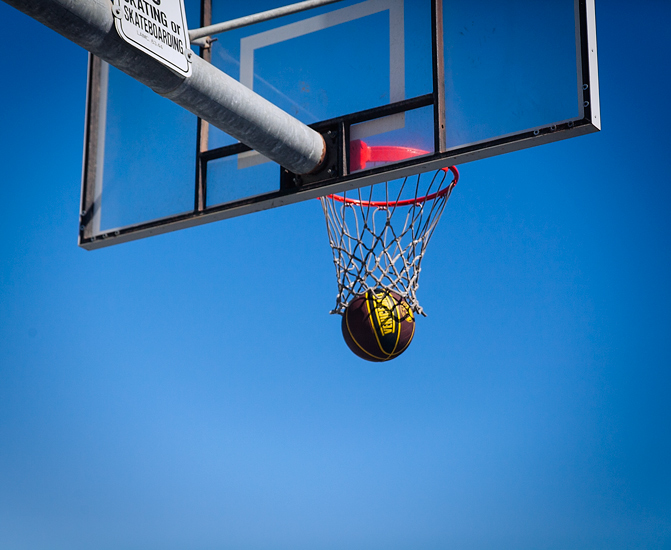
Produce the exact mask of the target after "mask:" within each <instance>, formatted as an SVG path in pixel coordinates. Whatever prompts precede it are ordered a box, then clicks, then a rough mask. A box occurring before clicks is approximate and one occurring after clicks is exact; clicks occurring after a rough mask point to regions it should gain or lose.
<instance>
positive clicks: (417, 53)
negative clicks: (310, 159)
mask: <svg viewBox="0 0 671 550" xmlns="http://www.w3.org/2000/svg"><path fill="white" fill-rule="evenodd" d="M185 3H186V11H187V24H188V25H189V29H190V30H191V31H192V32H193V31H194V30H195V29H197V28H199V27H203V26H207V25H210V24H212V23H219V22H223V21H229V20H234V19H236V18H240V17H244V16H248V15H252V14H256V13H260V12H264V11H266V10H270V9H273V8H277V7H279V6H282V5H283V4H282V2H273V1H270V0H250V1H248V2H229V1H225V0H186V2H185ZM211 39H216V41H214V42H211V43H209V42H208V43H207V44H206V47H201V48H198V47H197V46H196V45H193V41H192V48H193V49H194V50H198V49H200V55H201V56H202V57H204V58H205V59H206V60H207V61H210V62H211V63H212V64H214V65H215V66H216V67H218V68H219V69H221V70H222V71H224V72H225V73H227V74H228V75H230V76H232V77H234V78H235V79H238V80H239V81H240V82H241V83H243V84H244V85H245V86H247V87H248V88H251V89H252V90H253V91H254V92H256V93H258V94H260V95H261V96H263V97H265V98H266V99H268V100H269V101H271V102H272V103H274V104H275V105H277V106H279V107H280V108H282V109H283V110H285V111H286V112H288V113H289V114H291V115H292V116H294V117H296V118H297V119H299V120H300V121H302V122H304V123H306V124H308V125H309V126H311V127H313V128H314V129H316V130H317V131H319V132H320V133H322V135H324V137H325V140H326V143H327V146H328V148H329V165H328V166H326V167H324V169H323V170H321V171H320V172H318V173H316V174H313V175H308V176H296V175H294V174H291V173H289V172H288V171H287V170H285V169H283V168H282V167H281V166H280V165H278V164H276V163H274V162H271V161H268V160H267V159H265V158H264V157H262V156H261V155H260V154H258V153H256V152H255V151H252V150H251V149H250V148H249V147H247V146H246V145H244V144H242V143H239V142H237V141H236V140H235V139H234V138H232V137H230V136H229V135H227V134H226V133H224V132H222V131H221V130H219V129H217V128H215V127H213V126H210V125H209V124H208V123H206V122H204V121H201V120H199V119H197V117H195V116H194V115H192V114H190V113H188V112H187V111H184V110H183V109H182V108H181V107H179V106H177V105H175V104H173V103H171V102H170V101H168V100H167V99H165V98H162V97H160V96H159V95H157V94H156V93H154V92H153V91H151V90H150V89H148V88H146V87H144V86H143V85H142V84H139V83H138V82H136V81H135V80H133V79H132V78H130V77H128V76H127V75H125V74H124V73H122V72H120V71H118V70H117V69H115V68H114V67H110V66H108V65H107V64H106V63H104V62H102V61H100V60H99V59H97V58H96V57H94V56H91V57H90V60H89V81H88V94H87V117H86V136H85V150H84V167H83V184H82V204H81V218H80V232H79V244H80V246H82V247H84V248H86V249H94V248H99V247H103V246H108V245H111V244H116V243H121V242H126V241H130V240H134V239H138V238H142V237H146V236H150V235H155V234H160V233H165V232H167V231H173V230H177V229H182V228H186V227H190V226H194V225H199V224H203V223H207V222H211V221H216V220H221V219H224V218H229V217H233V216H238V215H242V214H247V213H251V212H255V211H259V210H263V209H268V208H273V207H276V206H281V205H285V204H289V203H293V202H297V201H301V200H306V199H311V198H315V197H318V196H322V195H325V194H328V193H334V192H340V191H343V190H347V189H353V188H356V187H361V186H364V185H369V184H372V183H378V182H382V181H388V180H392V179H397V178H402V177H405V176H408V175H411V174H416V173H420V172H425V171H430V170H437V169H439V168H442V167H444V166H448V165H452V164H457V165H458V164H462V163H465V162H470V161H474V160H478V159H482V158H486V157H489V156H493V155H498V154H503V153H508V152H511V151H515V150H519V149H523V148H527V147H532V146H536V145H541V144H544V143H549V142H553V141H557V140H560V139H565V138H569V137H574V136H578V135H583V134H586V133H590V132H594V131H598V130H599V128H600V114H599V94H598V76H597V58H596V31H595V14H594V2H593V0H553V1H551V2H537V1H533V0H510V1H507V2H493V1H492V0H405V1H404V0H363V1H362V0H342V1H339V2H329V3H327V4H326V5H321V6H319V7H316V8H313V9H310V10H304V11H300V12H297V13H293V14H290V15H286V16H283V17H278V18H273V19H268V20H264V21H261V22H258V23H254V24H249V25H245V26H242V27H237V28H234V29H232V30H228V31H226V32H223V33H220V34H212V35H211ZM195 42H196V44H198V43H200V44H204V41H203V39H202V38H201V39H200V42H198V40H196V41H195ZM362 142H365V143H366V144H368V145H370V146H384V145H393V146H401V147H406V148H408V150H414V151H417V153H416V154H415V155H413V156H409V157H407V158H398V159H391V160H387V161H378V162H368V163H361V162H360V159H356V161H355V162H353V159H352V151H353V149H352V144H360V143H362ZM355 149H356V147H355Z"/></svg>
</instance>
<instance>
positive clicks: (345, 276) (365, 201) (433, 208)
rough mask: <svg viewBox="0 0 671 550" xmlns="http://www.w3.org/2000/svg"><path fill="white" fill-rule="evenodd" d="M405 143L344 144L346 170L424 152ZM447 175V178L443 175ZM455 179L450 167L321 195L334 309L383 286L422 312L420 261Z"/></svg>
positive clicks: (453, 168) (354, 142) (344, 306)
mask: <svg viewBox="0 0 671 550" xmlns="http://www.w3.org/2000/svg"><path fill="white" fill-rule="evenodd" d="M426 154H428V153H427V152H426V151H423V150H421V149H413V148H409V147H393V146H368V145H367V144H365V143H364V142H363V141H359V140H356V141H353V142H352V143H351V145H350V169H351V170H352V171H355V170H362V169H364V168H366V166H367V165H368V164H370V163H375V162H394V161H400V160H405V159H408V158H412V157H416V156H420V155H426ZM448 174H451V175H452V178H448V177H447V176H448ZM458 180H459V172H458V170H457V169H456V168H455V167H454V166H450V167H449V168H441V169H439V170H437V171H436V172H435V173H433V174H431V173H425V174H419V175H416V176H409V177H406V178H404V179H401V180H396V181H387V182H383V183H378V184H376V185H371V186H370V187H368V188H364V189H355V190H354V191H350V192H349V193H350V196H347V192H346V193H343V195H327V196H325V197H321V198H320V199H319V200H320V201H321V203H322V208H323V210H324V216H325V218H326V228H327V232H328V236H329V242H330V244H331V249H332V251H333V263H334V264H335V268H336V278H337V280H338V295H337V297H336V307H335V309H334V310H333V311H331V313H338V314H341V315H342V314H343V312H344V311H345V309H346V308H347V305H348V304H349V302H350V301H351V300H353V299H354V298H355V297H357V296H360V295H361V294H363V293H364V292H366V291H367V290H375V289H388V290H392V291H394V292H397V293H398V294H400V295H401V297H403V298H404V299H405V301H406V302H407V303H408V305H409V306H410V307H411V308H412V310H413V311H415V312H416V313H419V314H421V315H425V313H424V311H423V310H422V308H421V306H420V305H419V302H418V301H417V297H416V292H417V288H418V280H419V272H420V270H421V269H420V264H421V261H422V257H423V256H424V252H425V251H426V247H427V245H428V243H429V240H430V238H431V235H432V234H433V231H434V230H435V228H436V225H437V224H438V220H440V216H441V214H442V213H443V210H444V209H445V205H446V204H447V200H448V199H449V197H450V194H451V193H452V189H453V188H454V186H455V185H456V184H457V181H458Z"/></svg>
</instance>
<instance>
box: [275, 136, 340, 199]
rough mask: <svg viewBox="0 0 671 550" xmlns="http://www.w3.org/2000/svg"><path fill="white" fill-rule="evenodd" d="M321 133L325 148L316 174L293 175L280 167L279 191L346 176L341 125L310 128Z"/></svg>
mask: <svg viewBox="0 0 671 550" xmlns="http://www.w3.org/2000/svg"><path fill="white" fill-rule="evenodd" d="M311 127H312V128H313V129H314V130H317V131H318V132H319V133H321V135H322V137H323V138H324V144H325V146H326V154H325V155H324V161H323V162H322V163H321V164H320V166H319V169H318V170H317V171H316V172H311V173H310V174H294V173H293V172H290V171H289V170H287V169H286V168H284V167H282V169H281V176H280V189H296V188H298V187H309V186H310V184H314V183H321V182H325V181H335V180H336V179H337V178H339V177H342V176H344V175H346V174H347V165H346V156H345V131H344V127H343V125H342V124H333V123H332V124H330V125H329V126H328V127H320V125H319V124H317V125H313V126H311Z"/></svg>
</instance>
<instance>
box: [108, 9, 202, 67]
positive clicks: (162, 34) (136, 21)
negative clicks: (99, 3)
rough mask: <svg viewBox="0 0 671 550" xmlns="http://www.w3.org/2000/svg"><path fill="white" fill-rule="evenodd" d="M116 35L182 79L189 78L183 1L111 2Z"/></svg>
mask: <svg viewBox="0 0 671 550" xmlns="http://www.w3.org/2000/svg"><path fill="white" fill-rule="evenodd" d="M114 24H115V26H116V30H117V32H118V33H119V36H120V37H121V38H123V39H124V40H125V41H126V42H128V43H129V44H131V45H133V46H135V47H136V48H137V49H139V50H142V51H143V52H145V53H146V54H148V55H150V56H152V57H153V58H154V59H156V60H157V61H160V62H161V63H163V64H164V65H165V66H166V67H168V68H170V69H172V70H173V71H175V72H176V73H178V74H180V75H182V76H189V75H191V63H190V61H189V58H190V56H191V50H190V47H191V45H190V44H189V32H188V29H187V26H186V15H185V12H184V0H114Z"/></svg>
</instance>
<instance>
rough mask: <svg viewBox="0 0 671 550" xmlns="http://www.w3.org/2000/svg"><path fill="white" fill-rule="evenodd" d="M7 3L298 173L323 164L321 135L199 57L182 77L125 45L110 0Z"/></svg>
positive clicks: (196, 57)
mask: <svg viewBox="0 0 671 550" xmlns="http://www.w3.org/2000/svg"><path fill="white" fill-rule="evenodd" d="M4 1H5V2H6V3H7V4H9V5H11V6H14V7H15V8H16V9H18V10H20V11H22V12H23V13H25V14H26V15H29V16H30V17H32V18H33V19H36V20H37V21H39V22H40V23H43V24H44V25H46V26H48V27H50V28H51V29H53V30H55V31H56V32H58V33H59V34H61V35H63V36H64V37H65V38H67V39H69V40H71V41H72V42H74V43H75V44H78V45H79V46H81V47H83V48H85V49H86V50H88V51H90V52H91V53H93V54H95V55H97V56H98V57H100V58H101V59H103V60H105V61H107V62H108V63H109V64H110V65H114V66H115V67H117V68H118V69H120V70H122V71H123V72H125V73H126V74H128V75H130V76H131V77H133V78H135V79H136V80H138V81H139V82H142V83H143V84H145V85H147V86H149V87H150V88H151V89H152V90H154V91H155V92H156V93H158V94H160V95H162V96H164V97H166V98H168V99H170V100H172V101H174V102H175V103H177V104H178V105H181V106H182V107H184V108H185V109H187V110H188V111H191V112H192V113H193V114H195V115H197V116H199V117H200V118H202V119H204V120H206V121H208V122H209V123H211V124H213V125H214V126H216V127H217V128H219V129H221V130H223V131H224V132H226V133H227V134H230V135H231V136H233V137H234V138H236V139H238V140H239V141H241V142H242V143H244V144H245V145H248V146H249V147H251V148H252V149H255V150H256V151H258V152H259V153H261V154H262V155H264V156H265V157H267V158H269V159H271V160H273V161H275V162H277V163H278V164H280V165H282V166H284V167H285V168H287V169H289V170H290V171H292V172H294V173H296V174H308V173H310V172H314V171H315V170H316V169H318V168H319V166H320V164H321V163H322V161H323V160H324V155H325V150H326V148H325V144H324V139H323V138H322V136H321V135H320V134H319V133H318V132H315V131H314V130H312V129H311V128H309V127H308V126H306V125H305V124H303V123H302V122H300V121H299V120H297V119H295V118H294V117H292V116H291V115H289V114H287V113H285V112H284V111H282V110H281V109H280V108H278V107H276V106H275V105H273V104H272V103H270V102H269V101H267V100H265V99H263V98H262V97H261V96H259V95H258V94H255V93H254V92H253V91H251V90H249V89H248V88H246V87H245V86H243V85H242V84H240V83H239V82H238V81H237V80H234V79H233V78H231V77H230V76H228V75H227V74H225V73H223V72H222V71H220V70H219V69H217V68H216V67H214V66H213V65H210V64H209V63H207V62H206V61H204V60H202V59H201V58H200V57H198V56H197V55H193V56H191V62H192V73H191V76H190V77H188V78H184V77H181V76H178V75H177V74H175V73H173V72H172V71H170V69H168V68H167V67H165V66H164V65H162V64H161V63H159V62H158V61H156V60H154V59H153V58H151V57H149V56H148V55H146V54H144V53H143V52H141V51H139V50H137V49H136V48H134V47H132V46H131V45H129V44H127V43H126V42H124V41H123V40H122V39H121V38H119V36H118V34H117V32H116V29H115V28H114V17H113V15H112V3H111V2H110V1H109V0H4Z"/></svg>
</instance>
